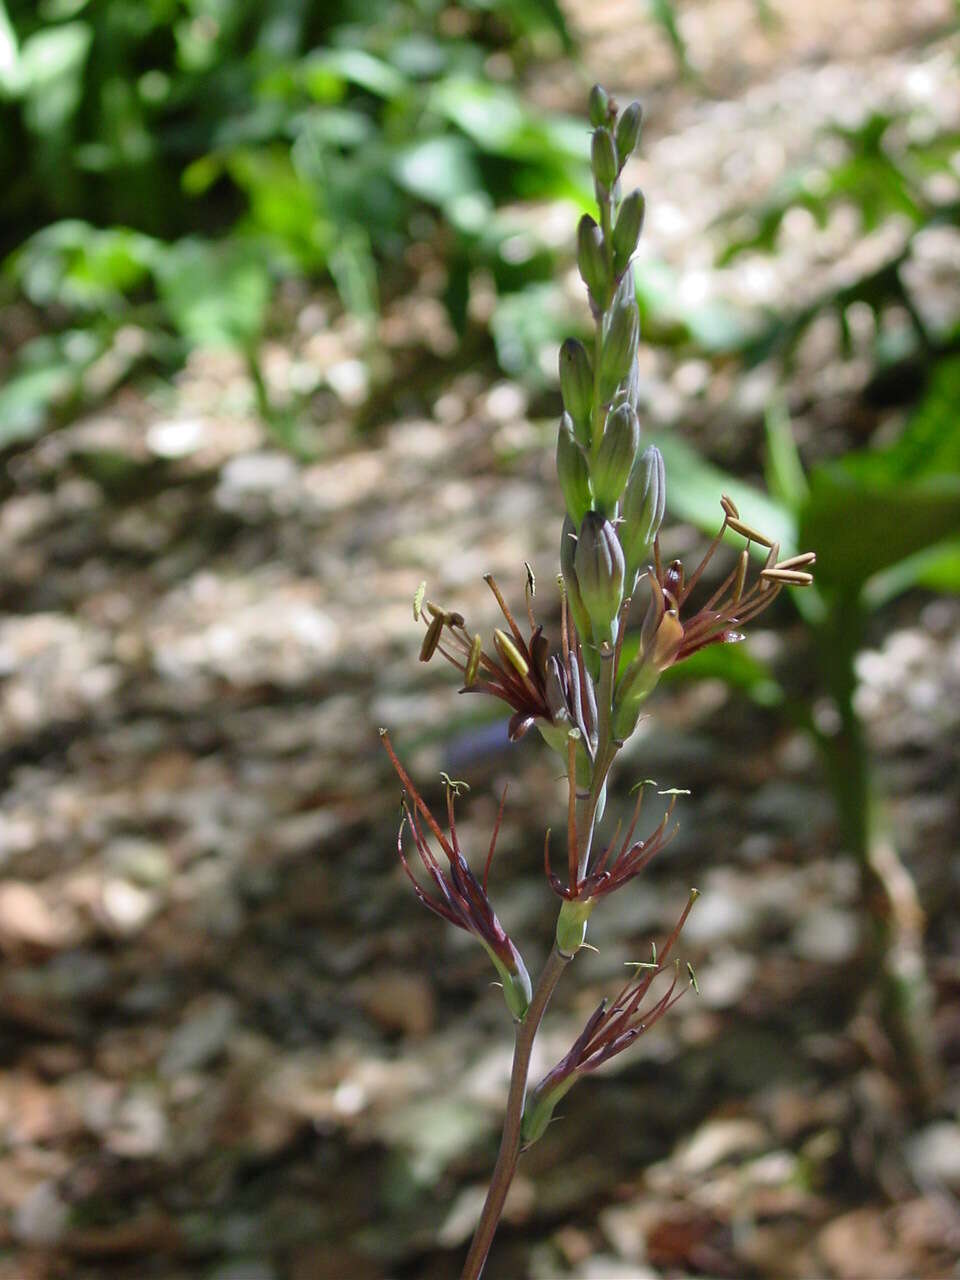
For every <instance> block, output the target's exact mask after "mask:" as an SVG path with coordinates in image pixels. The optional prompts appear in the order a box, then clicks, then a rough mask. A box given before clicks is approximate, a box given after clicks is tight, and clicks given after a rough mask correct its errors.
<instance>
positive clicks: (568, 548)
mask: <svg viewBox="0 0 960 1280" xmlns="http://www.w3.org/2000/svg"><path fill="white" fill-rule="evenodd" d="M576 534H577V526H576V525H575V524H574V523H573V521H572V520H571V519H570V517H569V516H564V520H563V528H562V529H561V531H560V572H561V573H562V575H563V589H564V591H565V592H566V596H567V608H568V609H569V610H570V615H571V617H572V618H573V625H574V626H575V627H576V629H577V634H578V635H579V637H580V640H581V642H582V643H583V646H584V653H585V654H586V653H588V652H592V651H593V650H592V645H593V628H592V627H591V625H590V615H589V613H587V606H586V605H585V604H584V603H583V597H582V595H581V594H580V582H579V579H578V578H577V570H576V563H575V560H576V552H577V537H576Z"/></svg>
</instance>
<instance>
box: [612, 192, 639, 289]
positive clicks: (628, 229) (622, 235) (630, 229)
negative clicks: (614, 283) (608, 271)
mask: <svg viewBox="0 0 960 1280" xmlns="http://www.w3.org/2000/svg"><path fill="white" fill-rule="evenodd" d="M645 209H646V201H645V200H644V198H643V192H642V191H641V190H640V188H639V187H638V188H637V190H636V191H631V192H630V194H629V195H628V196H627V197H626V198H625V200H624V202H623V204H622V205H621V206H620V212H619V213H618V214H617V221H616V225H615V226H614V228H613V270H614V274H615V275H618V276H619V275H620V274H621V272H622V271H624V270H625V269H626V266H627V263H628V262H629V261H630V259H631V257H632V256H633V251H634V250H635V249H636V247H637V242H638V241H639V239H640V232H641V231H642V230H643V215H644V211H645Z"/></svg>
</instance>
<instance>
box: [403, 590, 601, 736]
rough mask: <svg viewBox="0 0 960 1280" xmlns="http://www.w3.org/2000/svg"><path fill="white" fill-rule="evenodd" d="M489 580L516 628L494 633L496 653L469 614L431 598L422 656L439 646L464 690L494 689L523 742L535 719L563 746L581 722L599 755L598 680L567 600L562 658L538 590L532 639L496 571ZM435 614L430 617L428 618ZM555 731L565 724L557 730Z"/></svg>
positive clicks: (425, 658)
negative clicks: (553, 647) (539, 610)
mask: <svg viewBox="0 0 960 1280" xmlns="http://www.w3.org/2000/svg"><path fill="white" fill-rule="evenodd" d="M484 581H485V582H486V584H487V586H488V587H489V588H490V590H491V591H492V592H493V594H494V596H495V597H496V601H497V604H498V605H499V606H500V609H501V611H502V613H503V616H504V618H505V619H506V622H507V626H508V627H509V630H510V634H509V635H508V634H507V632H505V631H502V630H500V629H497V630H495V631H494V633H493V653H488V652H487V651H485V650H484V648H483V646H482V643H481V638H480V636H479V635H475V636H472V637H471V635H470V633H469V632H468V631H467V630H466V627H465V626H464V619H463V615H462V614H460V613H456V612H452V611H448V610H444V609H441V608H440V607H439V606H438V605H435V604H432V603H431V602H429V601H428V602H427V604H426V606H425V611H424V612H423V613H422V614H419V609H417V613H418V614H419V616H422V617H423V620H424V622H425V624H426V627H427V633H426V635H425V636H424V641H423V645H422V647H421V649H420V660H421V662H429V661H430V659H431V658H432V657H433V655H434V653H436V652H438V651H439V652H440V653H441V654H442V656H443V657H444V658H446V660H447V661H448V662H449V663H451V665H452V666H454V667H456V668H457V670H458V671H460V672H461V673H462V675H463V678H464V687H463V689H462V690H461V692H463V693H488V694H491V695H492V696H493V697H495V698H499V699H500V700H501V701H502V702H505V703H507V705H508V706H510V707H512V708H513V715H512V716H511V717H510V725H509V734H510V739H511V741H514V742H515V741H517V740H518V739H519V738H522V737H523V735H524V734H525V733H526V732H527V730H528V729H530V728H531V726H532V725H534V724H536V725H537V726H538V727H539V728H540V729H541V730H542V731H543V733H544V737H546V738H547V740H548V741H549V742H550V743H551V745H554V746H558V745H562V742H563V740H564V738H565V735H566V732H567V730H568V729H569V728H578V729H579V730H580V733H581V735H582V738H583V740H584V744H585V746H586V747H587V750H588V751H589V752H590V754H591V755H592V752H593V748H594V744H595V742H596V728H597V714H596V702H595V698H594V692H593V686H592V684H591V682H590V680H589V679H588V678H587V675H586V672H585V669H584V665H583V652H582V650H581V648H580V643H579V641H578V640H577V637H576V633H575V631H574V629H573V626H572V624H571V623H570V622H569V620H568V618H567V613H566V605H565V602H564V606H563V621H562V639H563V646H562V656H560V657H558V656H556V655H551V653H550V644H549V642H548V640H547V638H546V636H545V635H544V634H543V627H542V626H540V625H539V624H538V623H537V622H536V620H535V619H534V616H533V608H532V604H531V597H532V594H533V592H532V589H531V587H530V585H529V579H528V586H527V616H528V618H529V623H530V630H529V634H528V635H527V636H526V637H525V636H524V635H523V632H522V631H521V630H520V627H519V626H518V625H517V621H516V619H515V618H514V616H513V614H512V613H511V612H510V609H509V607H508V605H507V602H506V601H505V600H504V598H503V595H502V594H501V592H500V588H499V587H498V586H497V583H496V581H495V579H494V578H493V576H492V575H491V574H486V575H485V577H484ZM428 613H429V615H430V618H429V620H428V619H427V614H428ZM551 729H558V730H560V735H556V736H552V735H551V733H550V730H551Z"/></svg>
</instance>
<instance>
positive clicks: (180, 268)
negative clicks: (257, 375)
mask: <svg viewBox="0 0 960 1280" xmlns="http://www.w3.org/2000/svg"><path fill="white" fill-rule="evenodd" d="M156 274H157V288H158V290H159V292H160V298H161V301H162V302H163V304H164V306H165V307H166V309H167V311H168V313H169V315H170V318H171V320H172V321H173V323H174V325H175V326H176V328H177V329H179V331H180V333H181V334H182V335H183V337H184V338H186V339H187V341H188V342H190V343H193V344H195V345H197V346H210V347H216V346H228V347H241V348H243V349H245V350H247V349H249V348H250V347H251V346H252V345H253V344H255V343H256V341H257V340H258V339H259V337H260V333H261V331H262V329H263V323H264V320H265V317H266V310H267V304H268V302H269V300H270V276H269V273H268V271H267V267H266V264H265V263H264V260H263V252H262V250H261V249H260V248H259V247H258V246H257V245H255V244H253V243H251V242H248V241H226V242H223V243H219V244H218V243H212V242H209V241H205V240H192V239H190V240H180V241H178V242H177V243H176V244H174V245H171V247H170V249H169V250H168V251H167V253H165V254H164V255H163V258H162V259H161V260H160V262H159V263H158V265H157V273H156Z"/></svg>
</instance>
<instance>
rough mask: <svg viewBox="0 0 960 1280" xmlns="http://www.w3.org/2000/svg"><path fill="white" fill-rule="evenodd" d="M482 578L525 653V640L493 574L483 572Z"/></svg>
mask: <svg viewBox="0 0 960 1280" xmlns="http://www.w3.org/2000/svg"><path fill="white" fill-rule="evenodd" d="M483 580H484V582H485V583H486V584H487V586H488V587H489V588H490V590H491V591H492V592H493V594H494V595H495V596H496V599H497V604H498V605H499V606H500V610H501V612H502V613H503V616H504V617H505V618H506V620H507V623H508V624H509V627H510V630H511V631H512V632H513V636H514V639H515V640H516V642H517V644H518V645H519V646H520V649H521V651H522V652H524V653H525V652H526V649H527V646H526V642H525V640H524V638H523V635H522V634H521V631H520V628H519V627H518V626H517V624H516V621H515V619H514V616H513V614H512V613H511V612H510V609H509V607H508V605H507V602H506V600H504V598H503V596H502V595H501V593H500V588H499V587H498V586H497V583H496V580H495V579H494V576H493V574H492V573H485V574H484V575H483Z"/></svg>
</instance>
